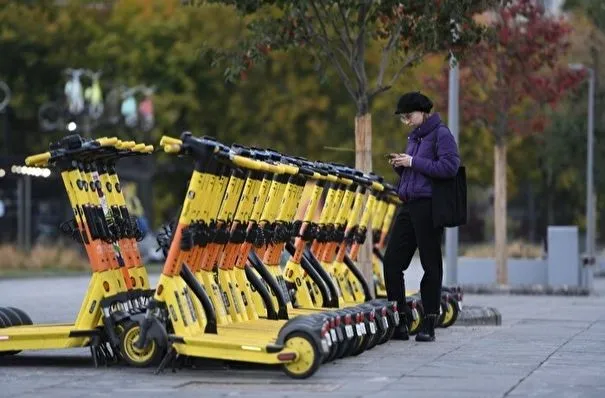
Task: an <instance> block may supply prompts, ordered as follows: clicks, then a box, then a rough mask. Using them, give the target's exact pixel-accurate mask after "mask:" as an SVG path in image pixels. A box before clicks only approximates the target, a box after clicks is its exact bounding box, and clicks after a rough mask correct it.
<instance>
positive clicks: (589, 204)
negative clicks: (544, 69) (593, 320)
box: [584, 68, 595, 289]
mask: <svg viewBox="0 0 605 398" xmlns="http://www.w3.org/2000/svg"><path fill="white" fill-rule="evenodd" d="M587 69H588V77H589V80H588V131H587V134H588V140H587V151H588V156H587V157H586V158H587V160H586V256H587V263H588V264H587V265H586V267H585V268H584V274H585V278H584V283H585V284H584V286H585V287H586V288H588V289H592V274H593V272H594V268H593V265H594V263H595V261H594V256H595V247H594V246H595V229H594V227H595V216H594V203H593V201H594V193H593V192H594V174H593V168H594V164H593V163H594V85H595V75H594V71H593V70H592V69H591V68H587Z"/></svg>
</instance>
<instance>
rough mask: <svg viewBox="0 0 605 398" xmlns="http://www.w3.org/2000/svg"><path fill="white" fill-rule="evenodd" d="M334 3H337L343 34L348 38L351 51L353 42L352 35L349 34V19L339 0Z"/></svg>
mask: <svg viewBox="0 0 605 398" xmlns="http://www.w3.org/2000/svg"><path fill="white" fill-rule="evenodd" d="M336 3H337V4H338V11H339V12H340V17H341V19H342V24H343V25H344V30H345V35H346V37H347V39H348V40H349V43H350V44H351V51H353V47H354V46H355V43H354V42H353V37H352V36H351V30H350V29H349V21H348V20H347V17H346V15H345V11H344V7H343V6H342V3H341V1H340V0H338V1H337V2H336Z"/></svg>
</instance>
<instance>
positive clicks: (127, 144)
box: [122, 141, 137, 150]
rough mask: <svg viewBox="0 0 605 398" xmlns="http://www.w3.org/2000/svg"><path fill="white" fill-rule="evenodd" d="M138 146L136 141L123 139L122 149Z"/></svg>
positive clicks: (132, 148) (131, 148)
mask: <svg viewBox="0 0 605 398" xmlns="http://www.w3.org/2000/svg"><path fill="white" fill-rule="evenodd" d="M136 146H137V143H136V142H134V141H122V149H130V150H134V148H135V147H136Z"/></svg>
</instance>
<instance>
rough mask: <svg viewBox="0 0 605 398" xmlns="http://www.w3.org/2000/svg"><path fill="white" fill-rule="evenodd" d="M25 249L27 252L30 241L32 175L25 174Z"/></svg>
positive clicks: (29, 247) (29, 248)
mask: <svg viewBox="0 0 605 398" xmlns="http://www.w3.org/2000/svg"><path fill="white" fill-rule="evenodd" d="M24 196H25V222H24V224H25V225H24V226H25V229H24V232H25V235H24V236H25V242H24V243H25V251H26V252H27V253H29V251H30V250H31V241H32V234H31V230H32V177H31V176H30V175H26V176H25V195H24Z"/></svg>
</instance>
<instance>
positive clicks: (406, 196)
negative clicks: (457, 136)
mask: <svg viewBox="0 0 605 398" xmlns="http://www.w3.org/2000/svg"><path fill="white" fill-rule="evenodd" d="M435 140H437V145H436V148H435ZM435 152H436V155H437V156H435ZM405 153H407V154H408V155H411V156H412V167H395V168H394V169H395V171H396V172H397V174H399V183H398V185H397V193H398V194H399V198H400V199H401V200H403V201H411V200H414V199H418V198H430V197H431V193H432V192H431V191H432V188H431V178H430V177H436V178H451V177H454V176H455V175H456V173H457V172H458V167H459V166H460V156H459V154H458V146H457V145H456V141H455V140H454V136H453V135H452V133H451V132H450V130H449V129H448V128H447V126H445V125H444V124H443V123H442V122H441V118H440V117H439V114H438V113H433V114H432V115H431V116H429V118H428V119H427V120H426V121H425V122H424V123H423V124H421V125H420V126H418V127H417V128H415V129H414V130H413V131H412V132H411V133H410V136H409V137H408V145H407V147H406V149H405Z"/></svg>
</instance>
